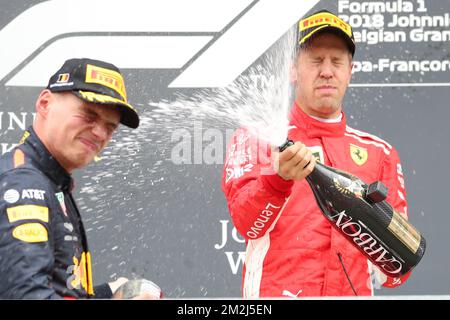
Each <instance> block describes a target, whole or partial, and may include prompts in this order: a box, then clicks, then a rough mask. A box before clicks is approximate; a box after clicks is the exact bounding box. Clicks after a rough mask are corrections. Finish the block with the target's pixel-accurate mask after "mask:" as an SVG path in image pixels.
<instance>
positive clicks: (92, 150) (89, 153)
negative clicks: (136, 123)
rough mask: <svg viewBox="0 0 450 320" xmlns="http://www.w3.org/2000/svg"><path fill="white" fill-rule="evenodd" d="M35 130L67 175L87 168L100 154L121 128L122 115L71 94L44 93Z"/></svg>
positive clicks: (40, 97)
mask: <svg viewBox="0 0 450 320" xmlns="http://www.w3.org/2000/svg"><path fill="white" fill-rule="evenodd" d="M36 109H37V117H36V122H35V124H34V128H35V130H36V133H37V134H38V136H39V138H40V139H41V140H42V142H43V143H44V145H45V146H46V147H47V149H48V150H49V151H50V153H51V154H52V155H53V156H54V157H55V159H56V160H57V161H58V162H59V163H60V164H61V166H62V167H63V168H65V169H66V171H67V172H69V173H71V172H72V171H73V170H74V169H78V168H81V167H84V166H86V165H87V164H88V163H90V162H91V161H92V160H93V159H94V157H95V156H96V155H97V154H98V153H99V152H101V151H102V150H103V149H104V148H105V147H106V146H107V144H108V142H109V141H110V140H111V138H112V134H113V132H114V131H115V130H116V128H117V127H118V125H119V121H120V112H119V111H118V110H117V109H115V108H114V107H111V106H106V105H99V104H93V103H89V102H85V101H84V100H81V99H79V98H78V97H76V96H75V95H74V94H72V93H70V92H64V93H52V92H50V91H49V90H44V91H42V92H41V94H40V96H39V98H38V100H37V102H36Z"/></svg>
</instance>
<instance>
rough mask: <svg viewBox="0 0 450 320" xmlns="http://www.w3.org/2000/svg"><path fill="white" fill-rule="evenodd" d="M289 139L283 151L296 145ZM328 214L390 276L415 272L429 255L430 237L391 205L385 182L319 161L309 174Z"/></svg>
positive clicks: (281, 148) (334, 224)
mask: <svg viewBox="0 0 450 320" xmlns="http://www.w3.org/2000/svg"><path fill="white" fill-rule="evenodd" d="M293 144H294V142H293V141H292V140H289V139H288V140H287V141H286V142H285V143H284V144H283V145H282V146H280V148H279V150H280V152H282V151H283V150H284V149H286V148H287V147H289V146H291V145H293ZM306 181H307V182H308V184H309V185H310V187H311V189H312V191H313V193H314V197H315V198H316V202H317V204H318V206H319V208H320V209H321V211H322V213H323V214H324V215H325V217H326V218H327V219H328V220H329V222H330V223H331V224H332V225H333V227H335V228H336V229H337V230H338V231H339V232H340V233H341V234H342V235H343V236H344V237H345V238H346V239H347V240H348V241H350V242H351V243H352V244H353V245H354V246H355V247H356V248H357V249H359V250H360V251H361V253H363V254H364V255H365V256H366V257H367V258H368V259H369V260H370V261H371V262H372V263H373V264H374V265H376V266H377V267H378V268H379V269H380V270H381V271H382V272H383V273H384V274H386V275H387V276H389V277H400V276H402V275H405V274H406V273H408V272H409V271H411V270H412V269H413V268H414V267H415V266H416V265H417V264H418V263H419V261H420V260H421V259H422V257H423V255H424V253H425V238H424V237H423V236H422V235H421V233H420V232H419V231H418V230H417V229H416V228H415V227H414V226H413V225H412V224H411V223H409V222H408V221H407V220H406V219H405V218H403V217H402V216H401V215H400V214H399V213H397V212H396V211H395V210H393V208H392V207H391V205H389V203H387V202H386V201H385V199H386V196H387V188H386V186H384V184H383V183H381V182H380V181H377V182H374V183H372V184H370V185H367V184H366V183H365V182H364V181H362V180H361V179H359V178H358V177H356V176H354V175H351V174H349V173H347V172H343V171H341V170H337V169H335V168H331V167H329V166H326V165H324V164H321V163H319V162H317V163H316V165H315V167H314V170H313V171H312V172H311V174H309V175H308V176H307V177H306Z"/></svg>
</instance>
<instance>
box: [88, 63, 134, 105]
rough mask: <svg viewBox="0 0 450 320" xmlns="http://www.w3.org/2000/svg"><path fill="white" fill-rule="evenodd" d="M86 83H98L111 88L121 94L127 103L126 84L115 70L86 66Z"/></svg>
mask: <svg viewBox="0 0 450 320" xmlns="http://www.w3.org/2000/svg"><path fill="white" fill-rule="evenodd" d="M86 82H90V83H98V84H101V85H102V86H105V87H108V88H111V89H113V90H115V91H116V92H117V93H118V94H120V95H121V96H122V98H123V99H124V101H127V94H126V91H125V83H124V81H123V78H122V75H121V74H120V73H118V72H116V71H114V70H109V69H105V68H101V67H97V66H94V65H91V64H88V65H87V66H86Z"/></svg>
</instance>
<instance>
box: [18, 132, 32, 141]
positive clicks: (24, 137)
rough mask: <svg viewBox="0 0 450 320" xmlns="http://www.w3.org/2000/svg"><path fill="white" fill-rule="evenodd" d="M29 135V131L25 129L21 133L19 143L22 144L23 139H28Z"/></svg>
mask: <svg viewBox="0 0 450 320" xmlns="http://www.w3.org/2000/svg"><path fill="white" fill-rule="evenodd" d="M29 136H30V133H29V132H28V131H25V132H24V133H23V136H22V138H20V141H19V144H23V143H24V142H25V140H27V139H28V137H29Z"/></svg>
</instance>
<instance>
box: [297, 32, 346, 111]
mask: <svg viewBox="0 0 450 320" xmlns="http://www.w3.org/2000/svg"><path fill="white" fill-rule="evenodd" d="M351 74H352V62H351V54H350V53H349V51H348V48H347V46H346V44H345V42H344V40H343V39H342V38H340V37H339V36H337V35H334V34H331V33H324V34H320V35H317V36H315V37H314V38H313V39H311V42H310V44H309V46H308V47H307V48H304V49H302V50H300V52H299V55H298V56H297V61H296V64H295V66H294V69H293V73H292V75H293V80H294V81H295V82H296V85H295V88H296V101H297V103H298V105H299V106H300V107H301V108H302V109H303V111H305V113H307V114H309V115H312V116H316V117H321V118H326V119H331V118H336V117H338V116H339V115H340V113H341V110H342V101H343V99H344V95H345V91H346V90H347V87H348V85H349V83H350V79H351Z"/></svg>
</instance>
